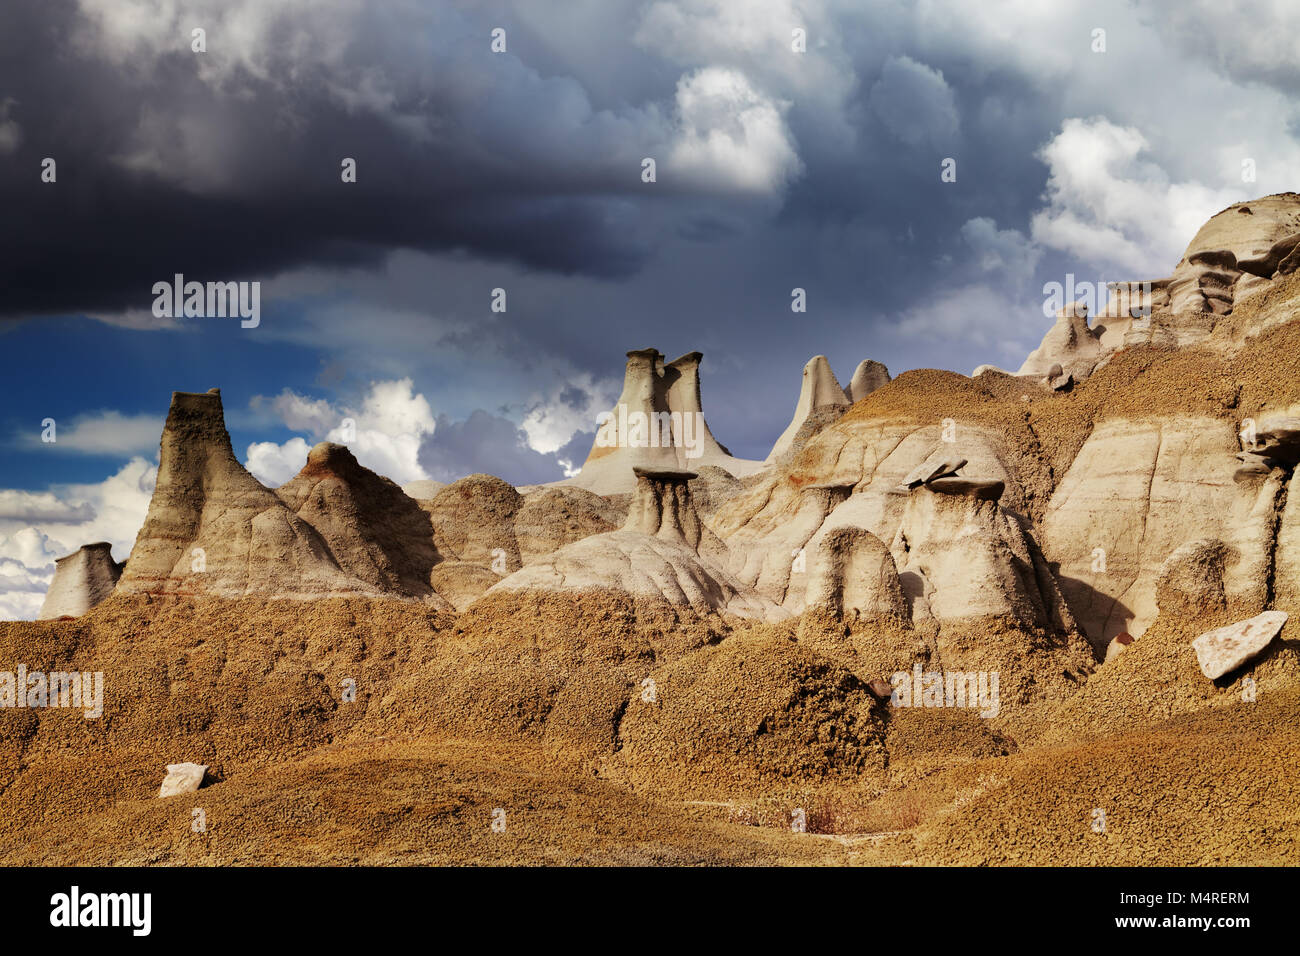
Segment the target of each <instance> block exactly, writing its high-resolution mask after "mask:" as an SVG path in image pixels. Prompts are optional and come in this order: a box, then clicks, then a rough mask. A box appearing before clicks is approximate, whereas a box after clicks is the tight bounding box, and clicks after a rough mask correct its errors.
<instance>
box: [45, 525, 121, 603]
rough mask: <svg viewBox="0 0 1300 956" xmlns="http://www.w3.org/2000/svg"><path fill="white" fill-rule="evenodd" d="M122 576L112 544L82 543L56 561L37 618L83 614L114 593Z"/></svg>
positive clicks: (101, 542) (103, 542)
mask: <svg viewBox="0 0 1300 956" xmlns="http://www.w3.org/2000/svg"><path fill="white" fill-rule="evenodd" d="M121 576H122V565H120V564H118V563H117V562H116V561H114V560H113V546H112V545H111V544H109V543H108V542H107V541H100V542H97V543H95V544H83V545H82V546H81V547H80V548H79V549H78V550H76V551H74V552H72V554H69V555H66V556H65V557H62V558H59V559H58V560H57V561H56V562H55V563H54V580H53V581H51V582H50V589H49V590H48V591H47V592H45V601H44V603H43V604H41V611H40V614H38V615H37V618H36V619H37V620H38V621H46V620H50V619H51V618H57V617H65V616H66V617H80V616H81V615H83V614H85V613H86V612H87V611H89V610H90V609H91V608H92V607H94V606H95V605H96V604H98V603H99V602H100V601H102V600H104V599H105V598H106V597H108V596H109V595H110V594H112V593H113V588H114V587H115V586H116V585H117V579H118V578H119V577H121Z"/></svg>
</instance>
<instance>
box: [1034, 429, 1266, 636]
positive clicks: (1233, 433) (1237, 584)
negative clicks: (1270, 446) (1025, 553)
mask: <svg viewBox="0 0 1300 956" xmlns="http://www.w3.org/2000/svg"><path fill="white" fill-rule="evenodd" d="M1239 447H1240V445H1239V439H1238V435H1237V429H1236V427H1235V425H1234V423H1232V422H1230V421H1223V420H1216V419H1209V418H1189V417H1168V418H1161V419H1148V420H1143V421H1135V420H1125V419H1112V420H1109V421H1105V422H1102V423H1101V424H1099V425H1098V426H1097V427H1095V428H1094V429H1093V431H1092V434H1091V435H1090V436H1089V437H1088V440H1087V441H1086V442H1085V443H1084V445H1083V447H1082V448H1081V449H1080V450H1079V453H1078V455H1076V456H1075V458H1074V461H1073V462H1072V464H1071V465H1070V468H1069V470H1068V471H1066V473H1065V475H1064V476H1063V477H1062V479H1061V481H1060V483H1059V485H1058V486H1057V488H1056V492H1055V494H1053V496H1052V498H1051V501H1050V502H1049V504H1048V507H1047V512H1046V514H1045V515H1044V517H1043V522H1042V532H1041V535H1042V546H1043V551H1044V553H1045V554H1046V556H1047V558H1048V560H1049V561H1051V562H1053V563H1054V564H1055V565H1056V566H1057V568H1058V571H1057V573H1058V576H1059V579H1060V582H1061V588H1062V590H1063V591H1064V593H1065V595H1066V598H1067V600H1068V601H1069V602H1070V606H1071V607H1072V608H1074V611H1075V614H1076V616H1077V617H1078V619H1079V623H1080V624H1081V625H1082V626H1083V628H1084V629H1085V631H1086V632H1087V634H1088V636H1089V638H1090V639H1091V640H1092V641H1093V643H1094V645H1096V646H1097V647H1098V648H1099V649H1100V648H1104V647H1105V646H1106V644H1107V643H1109V641H1110V639H1111V638H1112V637H1114V635H1116V634H1118V633H1119V632H1120V631H1127V632H1129V633H1131V634H1133V635H1135V636H1138V637H1140V636H1141V634H1142V632H1143V631H1144V630H1145V629H1146V627H1147V626H1148V625H1150V623H1151V622H1152V621H1153V620H1154V619H1155V617H1156V613H1157V603H1156V592H1157V585H1158V584H1159V582H1160V580H1161V579H1162V575H1165V576H1166V578H1167V574H1166V568H1165V563H1166V561H1167V560H1168V559H1169V558H1170V556H1171V555H1173V554H1174V552H1176V551H1177V550H1178V549H1179V548H1180V547H1182V546H1184V545H1185V544H1187V543H1188V542H1189V541H1198V540H1202V539H1213V540H1215V541H1217V542H1220V543H1221V546H1222V548H1223V549H1224V550H1223V552H1222V553H1223V554H1224V555H1236V556H1238V557H1236V559H1235V560H1233V561H1228V562H1227V563H1225V565H1224V567H1223V571H1222V589H1223V594H1224V599H1225V600H1226V601H1227V602H1229V603H1234V604H1238V605H1239V606H1240V607H1241V608H1242V610H1246V611H1249V612H1250V613H1256V612H1258V611H1259V610H1261V609H1262V608H1263V606H1264V601H1265V598H1266V587H1267V581H1268V579H1269V577H1270V565H1271V562H1272V557H1271V556H1272V553H1273V541H1274V525H1275V523H1276V515H1275V507H1276V502H1277V501H1278V498H1279V495H1280V493H1281V490H1282V479H1281V477H1280V476H1279V475H1272V476H1268V475H1265V476H1261V480H1260V481H1259V482H1258V483H1257V484H1255V485H1253V486H1246V485H1242V484H1240V483H1239V482H1237V481H1235V480H1234V473H1235V472H1236V470H1237V466H1238V461H1237V459H1236V452H1237V450H1238V448H1239ZM1225 561H1227V559H1226V558H1225Z"/></svg>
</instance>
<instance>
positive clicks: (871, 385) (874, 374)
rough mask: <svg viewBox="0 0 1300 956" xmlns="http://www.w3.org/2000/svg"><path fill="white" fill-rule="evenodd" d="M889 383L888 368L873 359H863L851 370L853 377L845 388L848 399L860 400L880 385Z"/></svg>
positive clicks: (852, 400)
mask: <svg viewBox="0 0 1300 956" xmlns="http://www.w3.org/2000/svg"><path fill="white" fill-rule="evenodd" d="M888 384H889V369H887V368H886V367H885V366H884V364H883V363H881V362H877V361H876V360H875V359H863V360H862V361H861V362H859V363H858V367H857V369H856V370H855V371H854V372H853V379H852V380H851V381H850V382H849V387H848V388H847V389H846V390H845V391H846V392H847V394H848V396H849V401H851V402H860V401H862V399H864V398H866V397H867V396H868V395H870V394H871V393H872V392H874V391H875V390H876V389H878V388H880V387H881V386H882V385H888Z"/></svg>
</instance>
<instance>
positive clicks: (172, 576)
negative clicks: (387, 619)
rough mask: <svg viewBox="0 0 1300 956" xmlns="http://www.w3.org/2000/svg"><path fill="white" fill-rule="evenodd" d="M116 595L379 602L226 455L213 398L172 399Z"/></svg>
mask: <svg viewBox="0 0 1300 956" xmlns="http://www.w3.org/2000/svg"><path fill="white" fill-rule="evenodd" d="M118 589H119V590H120V591H122V592H123V593H126V594H138V593H143V592H153V593H169V592H175V593H189V594H208V595H212V596H218V597H237V596H241V595H245V594H266V595H274V596H278V597H301V598H312V597H318V596H321V595H324V594H379V593H381V591H380V589H379V588H378V587H376V586H375V585H372V584H369V583H367V582H365V581H363V580H361V579H359V578H357V577H354V576H352V575H350V574H348V573H347V572H346V571H344V570H343V569H342V568H341V567H340V566H339V563H338V561H337V560H336V559H335V557H334V555H333V554H332V553H331V551H330V548H329V545H328V544H327V543H326V542H325V540H324V538H323V537H322V536H321V534H320V533H319V532H318V531H317V530H316V529H315V528H313V527H312V526H311V525H310V524H308V523H307V522H306V521H304V520H303V519H302V518H300V517H298V515H296V514H295V513H294V512H293V511H292V510H291V509H290V508H289V507H288V506H287V505H286V504H285V503H284V501H282V500H281V499H280V498H279V497H278V496H277V495H276V494H275V492H273V491H271V490H270V489H268V488H265V487H263V486H262V485H261V484H260V483H258V481H257V479H256V478H254V477H253V476H252V475H250V474H249V473H248V472H247V471H245V470H244V467H243V466H242V465H241V464H240V463H239V461H238V460H237V459H236V458H235V455H234V452H233V451H232V449H231V447H230V436H229V434H227V432H226V426H225V420H224V415H223V412H222V408H221V393H220V391H219V390H217V389H212V390H210V391H208V392H207V393H190V392H174V393H173V394H172V404H171V409H170V410H169V411H168V413H167V423H166V425H165V427H164V428H163V434H162V443H161V447H160V450H159V464H158V480H157V484H156V486H155V489H154V493H153V498H152V500H151V501H150V502H149V512H148V514H147V516H146V517H145V521H144V525H143V527H142V528H141V529H140V534H139V536H138V537H137V538H136V542H135V547H134V548H132V549H131V556H130V557H129V558H128V559H127V562H126V567H125V568H124V569H123V571H122V577H121V580H120V581H119V582H118Z"/></svg>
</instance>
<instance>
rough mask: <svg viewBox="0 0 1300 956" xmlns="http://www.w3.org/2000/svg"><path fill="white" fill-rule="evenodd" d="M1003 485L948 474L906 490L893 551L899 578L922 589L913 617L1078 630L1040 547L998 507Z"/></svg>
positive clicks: (993, 481) (1017, 523)
mask: <svg viewBox="0 0 1300 956" xmlns="http://www.w3.org/2000/svg"><path fill="white" fill-rule="evenodd" d="M1003 487H1004V486H1003V483H1002V482H1000V481H996V480H992V481H990V480H975V479H964V478H953V477H947V478H938V479H934V480H931V481H930V482H928V483H926V484H924V485H921V486H919V487H917V488H915V489H914V490H913V491H911V492H910V493H909V495H908V504H907V510H906V511H905V512H904V514H903V520H902V523H901V524H900V525H899V528H898V532H897V534H896V535H895V537H894V541H893V543H892V545H891V546H890V550H891V551H892V552H893V554H894V559H895V561H896V562H897V565H898V567H899V568H900V574H912V575H915V576H916V578H917V580H918V581H919V583H920V585H921V587H920V594H921V599H922V600H923V601H924V608H923V609H921V608H917V607H916V605H915V601H914V607H913V615H912V616H913V619H914V620H915V619H917V618H918V617H919V618H924V617H927V616H933V617H934V618H935V619H936V620H938V621H940V622H947V621H960V620H963V619H966V618H979V617H1006V618H1011V619H1014V620H1016V621H1017V622H1019V623H1021V624H1024V625H1026V626H1031V627H1032V626H1037V627H1044V628H1050V629H1055V630H1064V629H1066V628H1069V627H1072V626H1073V621H1072V620H1071V619H1070V614H1069V611H1068V610H1067V609H1066V607H1065V602H1064V601H1063V600H1062V598H1061V595H1060V592H1059V591H1058V590H1057V587H1056V582H1055V581H1054V579H1053V578H1052V575H1051V573H1050V571H1049V569H1048V567H1047V564H1046V562H1045V561H1044V560H1043V559H1042V556H1041V555H1040V554H1039V553H1038V549H1037V546H1036V545H1035V544H1034V543H1033V542H1032V540H1031V539H1030V538H1029V537H1028V536H1027V535H1026V534H1025V532H1024V530H1023V529H1022V528H1021V526H1020V524H1019V522H1017V521H1016V519H1015V518H1014V517H1012V516H1011V515H1010V514H1008V513H1007V512H1005V511H1003V510H1002V508H1000V507H999V505H998V499H999V498H1001V497H1002V492H1003Z"/></svg>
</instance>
